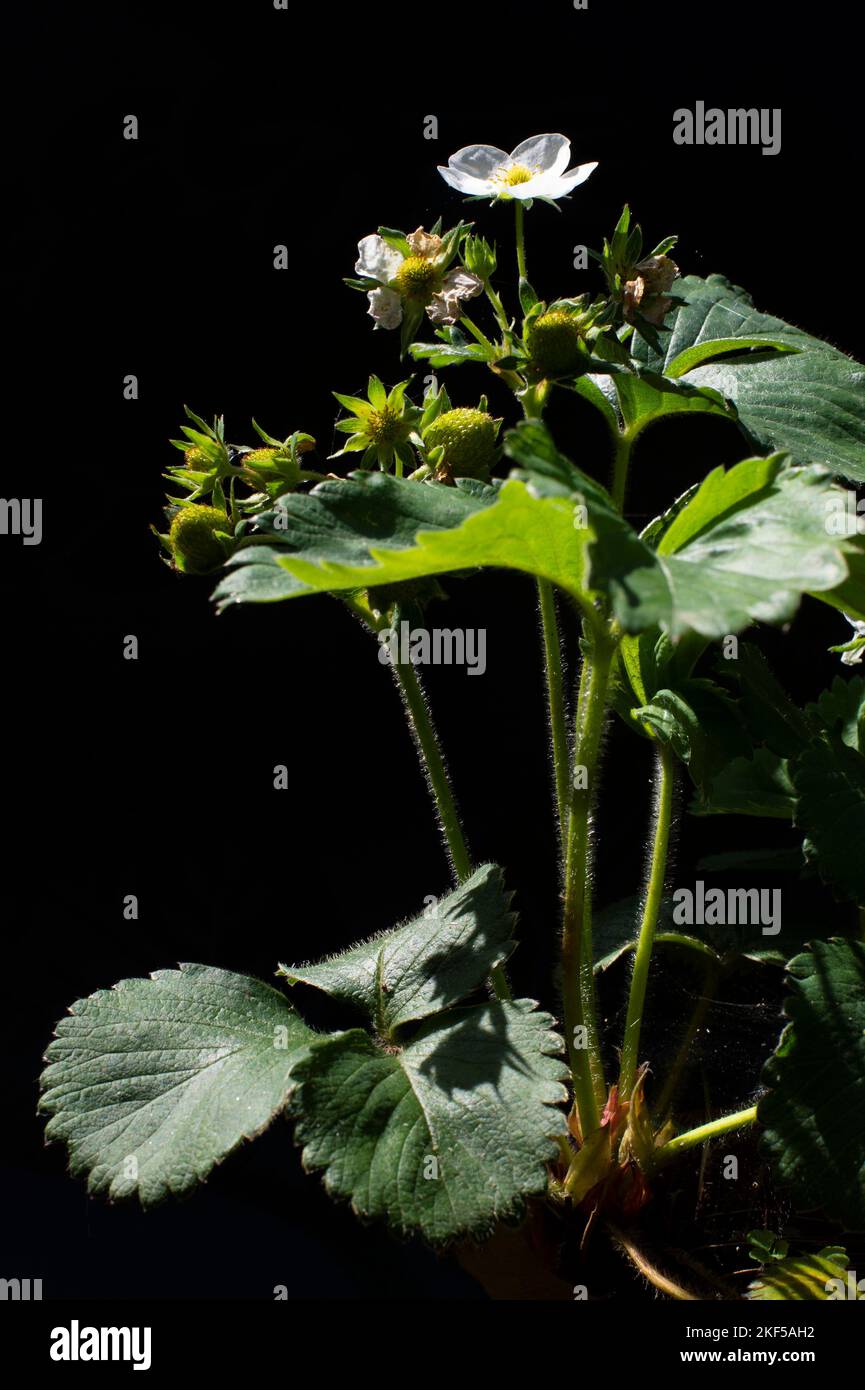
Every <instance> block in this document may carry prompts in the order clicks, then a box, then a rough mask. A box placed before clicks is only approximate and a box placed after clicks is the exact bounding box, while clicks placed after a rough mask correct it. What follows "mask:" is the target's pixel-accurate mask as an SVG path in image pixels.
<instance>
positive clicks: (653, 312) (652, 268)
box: [622, 256, 679, 327]
mask: <svg viewBox="0 0 865 1390" xmlns="http://www.w3.org/2000/svg"><path fill="white" fill-rule="evenodd" d="M678 274H679V267H678V266H677V265H676V262H675V261H671V260H670V257H669V256H647V257H646V259H645V260H644V261H640V262H639V263H638V264H637V265H635V266H634V267H633V277H632V278H631V279H629V280H626V281H625V285H624V290H623V301H622V302H623V307H624V315H625V319H626V321H628V322H630V321H631V319H632V318H633V316H634V314H635V313H639V314H640V315H641V316H642V317H643V318H644V319H646V321H647V322H648V323H653V324H655V326H656V327H660V325H661V324H662V323H663V322H664V319H665V317H666V315H667V312H668V310H669V309H670V306H671V305H672V303H673V301H672V299H669V298H668V297H667V291H668V290H669V289H671V288H672V285H673V281H674V280H675V279H676V278H677V276H678Z"/></svg>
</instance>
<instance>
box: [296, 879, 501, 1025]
mask: <svg viewBox="0 0 865 1390" xmlns="http://www.w3.org/2000/svg"><path fill="white" fill-rule="evenodd" d="M509 902H510V894H508V893H506V892H505V889H504V883H503V880H502V871H501V869H499V868H498V867H497V866H496V865H495V864H484V865H482V867H481V868H479V869H476V870H475V872H474V873H473V874H472V875H471V877H470V878H468V879H466V881H465V882H464V883H462V884H460V886H459V887H458V888H456V889H454V891H453V892H452V893H449V894H448V895H447V896H446V897H444V898H442V899H441V900H440V901H435V902H433V903H431V904H430V905H429V907H428V908H427V909H426V910H425V911H424V912H422V913H421V914H420V916H418V917H416V918H415V919H414V920H413V921H411V922H408V923H406V925H405V926H403V927H397V928H396V930H394V931H388V932H381V933H380V934H379V935H377V936H374V937H372V938H371V939H370V940H369V941H364V942H362V943H361V944H360V945H358V946H354V947H352V948H351V949H350V950H348V951H344V952H342V954H340V955H337V956H333V957H331V958H330V959H329V960H325V961H321V962H320V963H319V964H318V965H303V966H298V965H280V967H279V972H278V973H279V974H280V975H284V976H285V978H286V979H287V980H288V982H289V984H292V985H294V984H298V983H301V984H307V985H312V986H313V987H314V988H316V989H320V990H323V991H324V992H325V993H326V994H329V995H331V996H332V997H333V998H335V999H345V1000H348V1001H350V1002H351V1003H353V1004H356V1005H358V1006H359V1007H360V1008H362V1009H364V1010H365V1012H366V1013H367V1014H368V1016H369V1017H370V1019H371V1020H373V1022H374V1023H375V1026H376V1028H377V1030H378V1031H379V1033H381V1034H382V1035H384V1036H389V1035H392V1034H393V1033H394V1031H395V1030H396V1029H397V1028H399V1027H400V1026H401V1025H402V1024H405V1023H408V1022H417V1021H418V1020H419V1019H422V1018H426V1017H428V1015H430V1014H434V1013H439V1012H441V1010H442V1009H447V1008H450V1007H451V1006H452V1005H454V1004H457V1003H459V1001H460V1000H461V999H464V998H465V996H466V995H467V994H470V993H471V991H472V990H474V989H476V988H477V987H478V986H479V985H481V984H483V982H484V981H485V980H486V979H487V978H488V976H489V975H490V973H491V971H492V969H493V967H494V966H496V965H501V964H502V963H503V962H504V961H505V960H506V959H507V957H508V956H509V955H510V953H511V951H512V950H513V949H514V941H513V937H512V932H513V926H514V921H515V918H514V915H513V913H511V912H509V911H508V903H509Z"/></svg>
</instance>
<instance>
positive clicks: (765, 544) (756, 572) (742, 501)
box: [591, 455, 847, 639]
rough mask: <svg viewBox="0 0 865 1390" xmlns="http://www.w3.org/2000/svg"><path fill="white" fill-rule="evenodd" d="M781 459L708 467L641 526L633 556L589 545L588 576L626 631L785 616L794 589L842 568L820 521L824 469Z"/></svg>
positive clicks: (715, 633) (673, 630)
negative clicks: (640, 549) (604, 592)
mask: <svg viewBox="0 0 865 1390" xmlns="http://www.w3.org/2000/svg"><path fill="white" fill-rule="evenodd" d="M781 465H782V458H781V456H779V455H776V456H774V457H773V458H771V459H746V460H745V461H744V462H742V463H739V464H736V466H735V467H734V468H731V469H729V470H728V471H727V473H726V474H725V473H724V471H723V469H714V470H713V471H712V472H711V473H710V474H709V475H708V476H707V477H706V478H705V479H704V481H703V482H702V483H701V484H700V486H699V487H698V488H697V489H696V490H693V491H692V492H691V493H690V494H687V495H686V499H685V500H684V501H683V502H680V504H677V505H676V506H675V507H674V508H672V509H671V511H670V513H668V514H667V516H666V517H665V518H661V519H659V521H658V522H656V523H653V524H652V526H650V527H649V528H647V531H646V532H645V533H644V535H643V540H642V544H643V545H644V547H645V554H644V556H643V557H642V562H640V561H639V558H638V556H637V554H636V552H635V551H634V550H633V547H630V548H628V549H625V548H624V547H616V548H614V547H612V546H610V547H608V548H607V549H606V550H605V549H604V548H603V546H599V547H593V549H592V553H591V581H592V583H593V584H594V585H595V586H598V587H602V588H607V589H608V591H609V592H610V593H611V596H612V600H613V606H614V609H615V612H616V616H617V617H618V618H619V621H620V622H621V623H622V626H623V627H624V628H625V629H626V630H627V631H629V632H637V631H640V630H641V629H643V628H646V627H655V626H659V627H661V628H662V629H663V630H664V631H665V632H667V633H669V635H670V636H671V637H673V638H674V639H675V638H676V637H678V636H680V635H682V634H684V633H685V632H687V631H689V630H693V631H694V632H698V633H701V634H702V635H703V636H705V637H709V638H711V637H723V636H726V635H727V634H729V633H734V632H737V631H740V630H741V629H742V628H744V627H747V626H749V625H750V623H752V622H754V621H760V622H770V623H781V622H786V621H789V619H790V618H792V616H793V614H794V613H795V611H796V609H797V607H798V605H799V601H800V598H801V595H802V594H803V593H805V592H810V591H814V590H823V589H831V588H833V587H834V586H835V585H837V584H839V583H840V582H841V581H842V580H843V579H844V578H845V577H846V575H847V564H846V561H845V558H844V554H843V542H842V541H839V540H836V539H834V538H833V537H831V536H828V535H827V534H826V531H825V528H824V525H823V521H824V517H825V510H824V507H823V499H824V498H825V496H826V493H827V491H828V489H829V487H830V480H829V477H828V475H827V474H825V473H823V472H822V471H821V470H819V469H802V468H789V467H782V466H781ZM595 521H596V525H598V519H597V518H595ZM599 529H600V528H599ZM650 542H651V543H654V544H655V545H656V546H657V554H656V553H655V552H654V551H653V550H652V549H651V546H650V544H649V543H650Z"/></svg>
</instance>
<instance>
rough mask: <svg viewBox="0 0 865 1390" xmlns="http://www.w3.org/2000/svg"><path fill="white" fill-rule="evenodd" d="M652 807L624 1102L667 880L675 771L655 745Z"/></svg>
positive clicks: (664, 749)
mask: <svg viewBox="0 0 865 1390" xmlns="http://www.w3.org/2000/svg"><path fill="white" fill-rule="evenodd" d="M655 758H656V773H655V806H654V828H653V834H652V857H651V863H650V866H649V881H648V884H647V886H646V899H645V903H644V905H643V916H642V921H641V924H640V935H639V939H638V941H637V950H636V953H635V955H634V970H633V974H632V975H631V988H630V992H629V995H628V1014H627V1018H626V1021H625V1034H624V1039H623V1042H622V1061H621V1069H620V1071H619V1095H620V1096H622V1097H624V1098H627V1097H628V1096H630V1094H631V1092H632V1090H633V1089H634V1081H635V1079H636V1074H637V1062H638V1054H639V1047H640V1030H641V1027H642V1022H643V1010H644V1008H645V1003H646V986H647V984H648V981H649V965H650V963H651V959H652V950H653V948H654V944H655V931H656V928H657V925H658V915H659V913H660V910H661V903H662V902H663V897H664V884H665V881H666V877H667V851H668V849H669V844H670V826H671V822H672V813H673V783H674V778H675V770H674V765H673V755H672V752H671V750H670V748H669V746H668V745H667V744H659V745H658V747H657V751H656V754H655Z"/></svg>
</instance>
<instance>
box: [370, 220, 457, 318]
mask: <svg viewBox="0 0 865 1390" xmlns="http://www.w3.org/2000/svg"><path fill="white" fill-rule="evenodd" d="M462 230H463V229H462V226H460V227H459V228H455V229H454V232H451V233H449V234H448V236H446V237H441V236H439V235H438V234H437V233H435V232H426V231H424V229H423V227H418V228H417V230H416V231H414V232H410V233H409V235H408V236H405V237H403V235H402V234H401V233H392V234H390V235H382V234H381V233H379V232H373V233H371V235H370V236H365V237H364V238H363V240H362V241H360V242H358V248H357V249H358V253H359V254H358V259H357V264H356V265H355V271H356V272H357V274H358V275H359V276H361V277H362V279H363V281H364V286H367V285H369V282H370V281H376V282H377V288H368V289H367V299H368V300H369V312H370V314H371V315H372V317H373V318H374V319H375V326H376V328H398V327H399V325H400V324H401V323H402V321H403V315H404V314H405V312H406V310H407V308H408V307H409V306H410V307H411V309H412V311H413V316H415V317H419V316H420V315H419V311H420V310H421V309H426V311H427V313H428V314H429V317H430V318H431V319H432V321H433V323H448V324H451V323H456V322H457V320H458V318H459V316H460V303H461V301H462V300H464V299H471V298H473V296H474V295H476V294H480V292H481V290H482V289H483V287H484V285H483V281H482V280H481V279H480V278H479V277H478V276H477V275H473V274H472V273H471V272H470V271H468V270H464V269H463V268H462V267H461V266H458V267H456V268H455V269H453V270H448V269H447V267H448V264H449V263H450V261H451V260H452V259H453V257H454V255H455V254H456V249H457V246H458V244H459V233H460V232H461V231H462Z"/></svg>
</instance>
